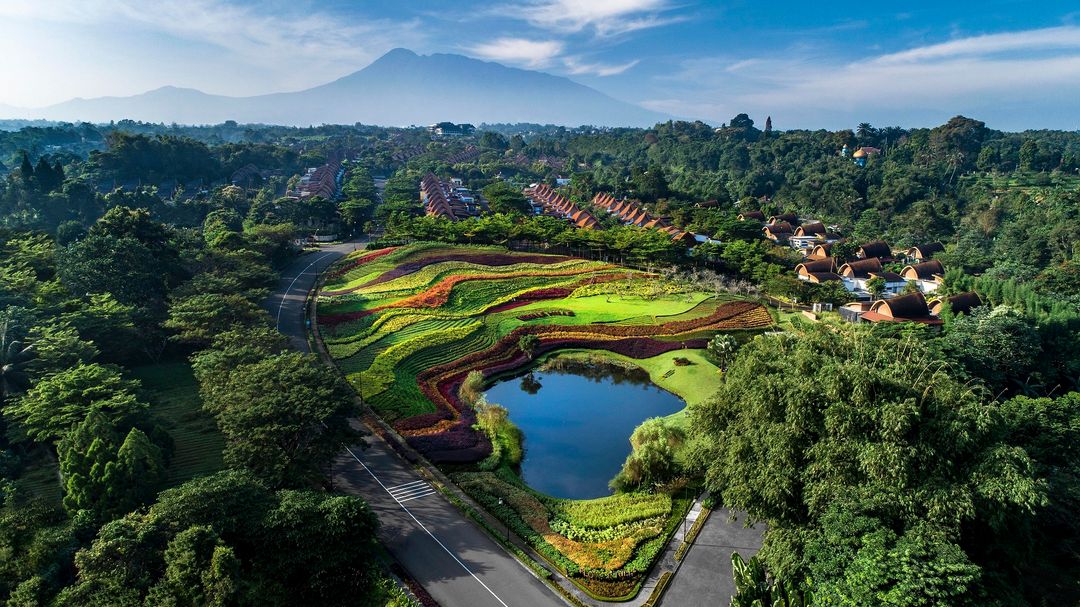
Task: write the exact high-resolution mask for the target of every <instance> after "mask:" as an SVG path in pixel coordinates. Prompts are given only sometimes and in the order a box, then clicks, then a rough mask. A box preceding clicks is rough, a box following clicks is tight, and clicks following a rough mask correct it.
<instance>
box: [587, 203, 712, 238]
mask: <svg viewBox="0 0 1080 607" xmlns="http://www.w3.org/2000/svg"><path fill="white" fill-rule="evenodd" d="M592 203H593V205H594V206H596V207H597V208H600V209H604V210H605V211H607V212H608V213H610V214H612V215H614V216H615V217H617V218H618V219H619V220H620V221H622V222H623V223H625V224H627V225H632V226H637V227H639V228H644V229H646V230H653V229H655V230H659V231H661V232H663V233H665V234H667V235H668V236H670V237H671V239H672V240H673V241H675V242H686V243H691V244H692V243H694V242H695V241H696V239H695V235H694V234H693V233H691V232H687V231H686V230H682V229H680V228H679V227H678V226H674V225H672V224H671V221H670V220H668V219H667V218H666V217H653V216H652V215H650V214H649V212H648V211H646V210H645V209H644V208H643V207H642V206H641V203H639V202H637V201H635V200H627V199H625V198H624V199H622V200H618V199H616V198H615V197H614V196H612V195H611V194H608V193H607V192H599V193H597V194H596V196H593V200H592Z"/></svg>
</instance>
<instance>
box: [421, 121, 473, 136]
mask: <svg viewBox="0 0 1080 607" xmlns="http://www.w3.org/2000/svg"><path fill="white" fill-rule="evenodd" d="M475 130H476V127H475V126H473V125H471V124H454V123H453V122H439V123H436V124H433V125H431V126H429V127H428V132H429V133H431V134H432V135H434V136H436V137H464V136H467V135H472V134H473V132H474V131H475Z"/></svg>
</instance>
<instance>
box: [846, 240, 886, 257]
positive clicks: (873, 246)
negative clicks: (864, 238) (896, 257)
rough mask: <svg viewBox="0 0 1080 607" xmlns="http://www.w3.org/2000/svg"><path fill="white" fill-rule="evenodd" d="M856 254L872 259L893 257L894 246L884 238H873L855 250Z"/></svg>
mask: <svg viewBox="0 0 1080 607" xmlns="http://www.w3.org/2000/svg"><path fill="white" fill-rule="evenodd" d="M855 256H856V257H858V258H859V259H870V258H871V257H877V258H879V259H892V248H891V247H890V246H889V245H888V244H886V243H885V241H884V240H873V241H870V242H868V243H866V244H864V245H862V246H861V247H859V250H858V251H856V252H855Z"/></svg>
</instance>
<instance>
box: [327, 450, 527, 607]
mask: <svg viewBox="0 0 1080 607" xmlns="http://www.w3.org/2000/svg"><path fill="white" fill-rule="evenodd" d="M345 450H346V451H348V452H349V455H351V456H352V458H353V459H354V460H356V463H358V464H360V465H361V466H362V467H363V468H364V470H367V473H368V474H370V475H371V478H373V479H375V482H376V483H379V486H380V487H382V488H383V491H386V492H387V493H390V490H389V489H387V488H386V485H384V484H383V482H382V481H381V480H379V477H377V476H375V473H374V472H372V471H371V468H368V467H367V464H365V463H364V462H362V461H360V458H359V457H356V454H355V453H353V450H352V449H350V448H348V447H345ZM391 497H393V494H391ZM395 501H397V500H395ZM398 506H401V509H402V510H404V511H405V514H408V515H409V518H411V519H412V520H413V521H415V522H416V524H417V525H419V526H420V528H421V529H423V530H424V532H425V533H427V534H428V535H429V536H431V539H433V540H435V543H436V544H438V545H439V546H440V547H441V548H442V549H443V550H445V551H446V554H449V555H450V558H452V559H454V560H455V561H456V562H457V564H458V565H461V568H462V569H464V570H465V571H467V572H468V573H469V575H471V576H472V578H473V579H474V580H476V581H477V582H480V585H481V586H483V587H484V590H487V591H488V592H489V593H490V594H491V596H493V597H495V600H496V601H499V604H500V605H502V606H503V607H510V606H509V605H507V604H506V602H505V601H503V600H502V599H501V598H499V595H497V594H495V591H493V590H492V589H491V588H488V585H487V584H485V583H484V581H483V580H481V579H480V578H478V577H476V574H475V573H473V572H472V569H469V567H468V566H467V565H465V563H462V562H461V559H459V558H458V557H457V555H455V554H454V553H453V552H451V551H450V549H449V548H447V547H446V545H445V544H443V543H442V542H441V541H440V540H439V538H437V537H435V534H434V533H432V532H431V531H430V530H429V529H428V528H427V527H425V526H424V524H423V523H421V522H420V519H418V518H416V516H415V515H414V514H413V513H412V511H410V510H409V509H408V508H406V507H405V504H402V503H401V502H398Z"/></svg>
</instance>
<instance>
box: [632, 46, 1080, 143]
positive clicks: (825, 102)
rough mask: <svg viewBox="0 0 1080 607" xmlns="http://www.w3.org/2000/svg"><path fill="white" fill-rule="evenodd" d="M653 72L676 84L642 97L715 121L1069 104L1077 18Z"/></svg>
mask: <svg viewBox="0 0 1080 607" xmlns="http://www.w3.org/2000/svg"><path fill="white" fill-rule="evenodd" d="M660 82H663V83H665V84H666V85H667V86H669V87H670V88H673V89H674V90H676V91H679V92H680V93H682V94H677V95H670V96H666V97H665V98H662V99H661V98H657V99H652V100H650V101H647V102H644V103H643V105H645V106H646V107H649V108H650V109H654V110H662V111H667V112H671V113H674V114H677V115H682V116H701V117H705V118H708V119H711V120H715V121H722V120H727V119H728V118H730V117H731V116H733V115H734V113H735V112H739V111H753V112H770V113H772V114H773V116H774V117H776V116H777V114H782V115H787V116H789V117H790V118H791V119H789V120H788V121H787V122H789V123H797V122H799V121H800V120H799V118H797V117H801V118H802V119H803V121H804V122H805V121H806V120H828V121H832V122H831V123H830V126H837V125H836V123H835V120H836V119H837V117H839V116H855V115H863V116H869V115H871V114H874V115H878V116H884V117H885V118H879V119H886V120H890V121H892V122H894V123H895V122H896V121H898V120H902V119H904V116H906V115H907V116H916V115H919V116H931V115H932V116H938V115H939V114H940V115H945V116H946V117H947V116H950V115H953V114H956V113H960V112H975V113H978V112H994V111H997V112H1000V111H1001V108H1003V107H1017V108H1021V107H1032V108H1035V107H1038V106H1039V105H1040V104H1043V105H1049V104H1054V106H1052V107H1055V108H1056V110H1057V111H1058V113H1061V112H1062V111H1064V112H1065V113H1068V112H1072V113H1075V111H1076V110H1077V109H1078V104H1077V102H1076V101H1075V99H1076V96H1077V95H1080V28H1077V27H1057V28H1048V29H1040V30H1028V31H1021V32H1012V33H1004V34H993V35H986V36H971V37H965V38H959V39H956V40H952V41H949V42H944V43H940V44H932V45H927V46H922V47H917V48H912V49H909V50H905V51H901V52H894V53H888V54H882V55H878V56H870V57H864V58H860V59H858V60H855V61H848V62H844V61H836V60H835V59H830V58H827V57H820V56H802V57H797V58H789V57H783V58H761V57H756V58H750V59H747V58H733V57H714V58H707V59H696V60H690V61H687V62H685V63H684V64H683V69H682V70H681V71H680V72H678V73H675V74H672V75H670V76H663V77H661V78H660ZM703 100H708V101H703ZM890 117H891V118H890ZM1029 118H1030V116H1029ZM845 119H846V118H845ZM818 124H819V125H820V122H819V123H818ZM1029 124H1030V123H1029Z"/></svg>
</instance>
